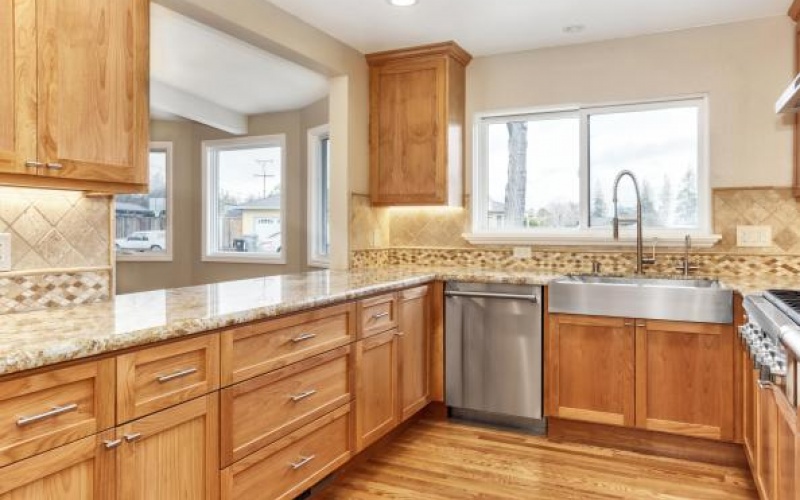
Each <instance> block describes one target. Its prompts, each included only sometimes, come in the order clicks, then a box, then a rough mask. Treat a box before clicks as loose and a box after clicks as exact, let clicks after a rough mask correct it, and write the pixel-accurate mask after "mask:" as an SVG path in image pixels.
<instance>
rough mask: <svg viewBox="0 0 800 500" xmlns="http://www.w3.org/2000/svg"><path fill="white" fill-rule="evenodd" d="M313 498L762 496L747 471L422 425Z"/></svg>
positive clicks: (447, 425)
mask: <svg viewBox="0 0 800 500" xmlns="http://www.w3.org/2000/svg"><path fill="white" fill-rule="evenodd" d="M314 498H315V499H316V500H345V499H346V500H366V499H381V498H393V499H415V500H418V499H431V500H436V499H460V498H465V499H466V498H481V499H515V500H518V499H559V500H566V499H581V500H586V499H601V498H602V499H611V498H622V499H637V500H640V499H648V498H663V499H667V498H668V499H672V500H675V499H691V500H700V499H716V498H719V499H736V498H746V499H757V498H758V495H757V493H756V490H755V486H754V485H753V482H752V480H751V478H750V473H749V472H748V471H747V470H744V469H739V468H735V467H723V466H718V465H708V464H704V463H697V462H689V461H685V460H675V459H669V458H662V457H654V456H649V455H641V454H637V453H632V452H625V451H618V450H610V449H605V448H596V447H591V446H585V445H575V444H562V443H551V442H549V441H547V439H545V438H542V437H535V436H527V435H522V434H516V433H509V432H503V431H497V430H493V429H486V428H478V427H472V426H465V425H463V424H456V423H452V422H447V421H439V420H422V421H420V422H418V423H416V424H414V425H413V426H412V427H411V428H409V429H408V430H407V431H405V432H404V433H403V434H402V435H400V436H398V437H397V438H396V439H395V440H394V441H392V442H391V443H390V444H388V445H387V446H386V447H385V448H384V449H382V450H380V451H379V452H377V454H376V455H375V456H373V457H372V458H370V459H369V460H367V461H365V462H362V463H361V464H358V465H356V466H355V467H354V468H352V469H349V470H347V471H346V472H344V473H343V474H342V476H341V477H339V478H337V480H336V481H335V482H334V483H333V484H332V485H331V486H330V487H328V488H327V489H326V490H324V491H322V492H320V494H319V495H317V496H315V497H314Z"/></svg>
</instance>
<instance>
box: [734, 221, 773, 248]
mask: <svg viewBox="0 0 800 500" xmlns="http://www.w3.org/2000/svg"><path fill="white" fill-rule="evenodd" d="M736 246H739V247H771V246H772V226H736Z"/></svg>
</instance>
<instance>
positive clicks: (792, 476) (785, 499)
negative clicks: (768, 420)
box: [774, 389, 800, 500]
mask: <svg viewBox="0 0 800 500" xmlns="http://www.w3.org/2000/svg"><path fill="white" fill-rule="evenodd" d="M774 395H775V403H776V407H777V414H778V415H777V421H778V428H777V449H776V453H777V456H778V465H777V467H776V484H775V491H776V498H777V499H779V500H797V495H798V493H800V492H799V491H798V489H797V476H796V472H797V467H798V465H799V464H798V463H797V452H798V447H797V412H796V410H795V409H794V408H792V405H791V404H789V401H788V400H787V399H786V397H785V396H784V395H783V394H782V393H781V392H780V391H779V390H778V389H775V391H774Z"/></svg>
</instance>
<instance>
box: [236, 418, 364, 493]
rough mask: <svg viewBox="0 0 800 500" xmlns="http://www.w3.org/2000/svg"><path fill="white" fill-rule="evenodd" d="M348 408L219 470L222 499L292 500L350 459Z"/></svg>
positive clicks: (316, 421)
mask: <svg viewBox="0 0 800 500" xmlns="http://www.w3.org/2000/svg"><path fill="white" fill-rule="evenodd" d="M350 418H351V412H350V405H349V404H348V405H345V406H343V407H341V408H339V409H337V410H334V411H333V412H331V413H329V414H328V415H325V416H324V417H321V418H319V419H317V420H315V421H314V422H312V423H310V424H308V425H307V426H305V427H303V428H302V429H300V430H298V431H296V432H294V433H292V434H290V435H288V436H286V437H284V438H282V439H280V440H278V441H276V442H274V443H272V444H271V445H269V446H267V447H265V448H262V449H261V450H259V451H257V452H255V453H253V454H252V455H249V456H248V457H246V458H244V459H242V460H240V461H238V462H236V463H235V464H233V465H231V466H230V467H228V468H226V469H224V470H223V471H222V480H221V483H222V500H245V499H259V498H263V499H274V500H285V499H291V498H294V497H295V496H297V495H298V494H300V493H302V492H303V491H304V490H306V489H308V488H310V487H311V486H313V485H314V484H316V483H317V482H318V481H319V480H320V479H323V478H324V477H325V476H326V475H327V474H329V473H331V472H333V471H334V470H335V469H337V468H338V467H340V466H341V465H343V464H344V463H345V462H347V461H348V460H349V459H350V455H351V453H350V443H351V442H352V440H351V434H350V429H351V420H350Z"/></svg>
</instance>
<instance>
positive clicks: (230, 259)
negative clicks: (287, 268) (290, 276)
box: [203, 252, 286, 265]
mask: <svg viewBox="0 0 800 500" xmlns="http://www.w3.org/2000/svg"><path fill="white" fill-rule="evenodd" d="M203 262H223V263H229V264H273V265H285V264H286V257H285V256H284V255H275V256H267V255H263V254H251V255H248V254H246V253H245V252H242V254H211V255H204V256H203Z"/></svg>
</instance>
